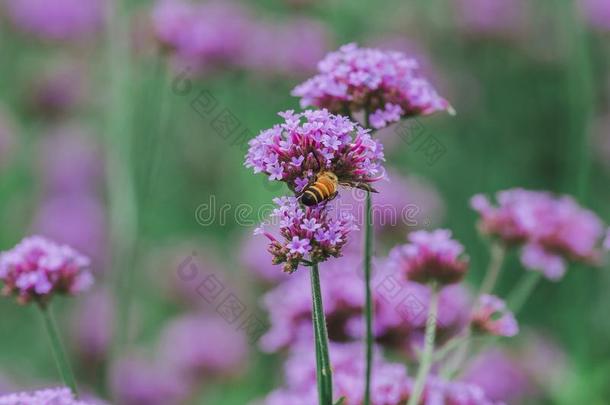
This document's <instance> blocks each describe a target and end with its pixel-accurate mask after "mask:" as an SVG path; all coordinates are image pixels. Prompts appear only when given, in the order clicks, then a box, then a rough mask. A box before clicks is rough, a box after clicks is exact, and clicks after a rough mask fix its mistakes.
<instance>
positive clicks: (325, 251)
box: [255, 197, 356, 273]
mask: <svg viewBox="0 0 610 405" xmlns="http://www.w3.org/2000/svg"><path fill="white" fill-rule="evenodd" d="M273 202H274V203H275V204H276V205H277V206H278V208H276V209H275V210H274V211H273V213H272V214H271V221H273V222H277V223H279V233H280V236H279V239H278V238H276V237H275V236H273V235H272V234H270V233H269V232H266V231H265V230H264V225H263V226H261V227H259V228H257V229H256V231H255V233H257V234H263V235H265V236H266V237H267V238H268V239H269V240H270V241H271V243H270V244H269V247H268V251H269V252H270V253H271V254H272V255H273V264H281V263H284V271H285V272H287V273H292V272H294V271H295V270H296V269H297V267H298V266H299V264H301V263H302V262H304V263H305V264H310V263H320V262H323V261H325V260H326V259H328V258H330V257H339V256H341V249H342V248H343V246H344V245H345V244H346V243H347V235H348V234H349V233H350V231H352V230H354V229H356V225H355V224H354V217H353V216H352V215H351V214H347V213H341V215H340V217H339V218H333V217H332V211H331V210H330V209H329V208H328V207H325V206H316V207H307V208H303V207H302V206H301V205H300V204H299V202H298V200H297V199H296V198H295V197H280V198H275V199H274V200H273Z"/></svg>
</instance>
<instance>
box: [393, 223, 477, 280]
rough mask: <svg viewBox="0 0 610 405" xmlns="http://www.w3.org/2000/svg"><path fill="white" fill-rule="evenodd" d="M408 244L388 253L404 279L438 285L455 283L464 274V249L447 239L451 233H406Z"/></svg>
mask: <svg viewBox="0 0 610 405" xmlns="http://www.w3.org/2000/svg"><path fill="white" fill-rule="evenodd" d="M408 239H409V243H407V244H406V245H401V246H397V247H395V248H394V249H392V251H391V252H390V260H391V261H392V262H393V264H394V265H395V266H396V267H397V269H398V271H399V272H400V273H401V274H402V275H403V276H404V277H406V278H407V279H408V280H411V281H415V282H418V283H424V284H427V283H430V282H436V283H439V284H440V285H446V284H453V283H457V282H459V281H460V280H462V278H463V277H464V275H465V274H466V271H467V269H468V260H467V258H465V257H464V255H463V253H464V247H463V246H462V245H461V244H460V243H459V242H457V241H456V240H453V239H451V231H449V230H446V229H438V230H435V231H432V232H428V231H417V232H413V233H411V234H409V236H408Z"/></svg>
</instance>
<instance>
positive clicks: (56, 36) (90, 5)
mask: <svg viewBox="0 0 610 405" xmlns="http://www.w3.org/2000/svg"><path fill="white" fill-rule="evenodd" d="M105 4H106V1H105V0H53V1H49V0H7V8H8V15H9V17H10V18H11V20H12V22H13V23H14V24H15V25H16V26H17V27H18V28H19V29H21V30H22V31H24V32H26V33H28V34H32V35H35V36H37V37H39V38H41V39H44V40H60V41H63V40H72V41H79V40H82V39H83V38H87V37H91V36H92V34H94V33H96V32H97V31H99V30H100V29H101V28H102V26H103V23H104V15H105V10H104V7H105Z"/></svg>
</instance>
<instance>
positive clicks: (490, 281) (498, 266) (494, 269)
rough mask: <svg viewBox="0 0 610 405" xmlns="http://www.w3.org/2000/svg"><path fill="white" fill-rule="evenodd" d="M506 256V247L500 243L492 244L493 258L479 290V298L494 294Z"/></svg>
mask: <svg viewBox="0 0 610 405" xmlns="http://www.w3.org/2000/svg"><path fill="white" fill-rule="evenodd" d="M505 256H506V249H505V248H504V246H502V245H501V244H499V243H492V245H491V258H490V260H489V266H488V267H487V273H486V274H485V278H484V279H483V282H482V283H481V288H480V289H479V294H478V296H479V297H480V296H482V295H485V294H491V293H492V292H493V289H494V287H495V286H496V282H497V281H498V276H499V275H500V271H501V270H502V264H503V263H504V257H505Z"/></svg>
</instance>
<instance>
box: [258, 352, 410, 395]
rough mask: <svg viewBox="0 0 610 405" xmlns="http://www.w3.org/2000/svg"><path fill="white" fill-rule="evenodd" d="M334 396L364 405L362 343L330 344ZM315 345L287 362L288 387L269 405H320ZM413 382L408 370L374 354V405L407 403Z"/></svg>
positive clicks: (372, 388) (273, 393)
mask: <svg viewBox="0 0 610 405" xmlns="http://www.w3.org/2000/svg"><path fill="white" fill-rule="evenodd" d="M329 351H330V361H331V366H332V370H333V385H334V396H335V398H340V397H342V396H344V397H346V401H345V402H344V404H345V405H357V404H361V403H362V395H363V392H364V372H365V362H364V351H363V347H362V345H361V344H360V343H350V344H337V343H331V344H330V348H329ZM313 352H314V348H313V347H311V345H306V344H303V345H300V346H298V347H295V349H294V350H293V351H292V352H291V354H290V357H289V358H288V360H287V361H286V365H285V375H286V387H285V388H282V389H278V390H276V391H274V392H272V393H271V394H269V395H268V396H267V397H266V398H265V400H264V401H262V404H265V405H280V404H281V405H285V404H291V405H293V404H294V405H297V404H303V405H305V404H307V405H311V404H314V403H317V394H316V367H315V360H314V356H312V353H313ZM411 385H412V382H411V379H410V378H409V376H408V375H407V370H406V367H405V366H403V365H402V364H399V363H388V362H386V361H384V360H383V359H382V358H381V354H380V353H379V351H377V350H376V351H375V352H374V357H373V372H372V380H371V403H373V404H387V405H392V404H395V405H398V404H402V403H405V402H404V401H405V400H406V399H408V396H409V393H410V391H411Z"/></svg>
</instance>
